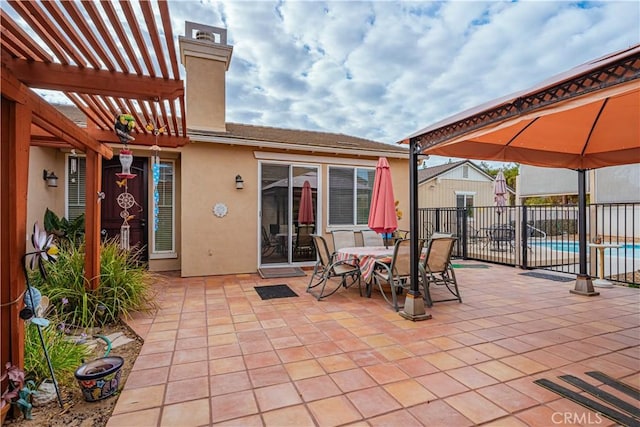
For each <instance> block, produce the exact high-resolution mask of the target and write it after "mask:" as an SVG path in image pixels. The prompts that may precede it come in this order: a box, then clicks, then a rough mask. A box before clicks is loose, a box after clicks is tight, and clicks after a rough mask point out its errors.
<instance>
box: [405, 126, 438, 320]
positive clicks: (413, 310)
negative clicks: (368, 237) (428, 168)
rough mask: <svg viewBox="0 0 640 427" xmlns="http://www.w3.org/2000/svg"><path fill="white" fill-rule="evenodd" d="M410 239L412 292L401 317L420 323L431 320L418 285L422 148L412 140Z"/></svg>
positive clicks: (410, 156) (407, 298)
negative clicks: (419, 187) (419, 164)
mask: <svg viewBox="0 0 640 427" xmlns="http://www.w3.org/2000/svg"><path fill="white" fill-rule="evenodd" d="M409 144H410V148H409V237H410V239H411V246H410V259H411V290H410V291H408V292H407V296H406V298H405V300H404V308H403V309H402V310H401V311H400V313H399V314H400V316H402V317H404V318H405V319H408V320H412V321H414V322H415V321H418V320H428V319H431V315H430V314H427V313H426V311H425V308H424V299H423V298H422V295H421V294H420V285H419V283H418V262H420V253H418V250H419V249H418V153H419V151H420V148H419V147H418V145H417V139H416V138H411V141H410V142H409Z"/></svg>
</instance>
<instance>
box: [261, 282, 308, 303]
mask: <svg viewBox="0 0 640 427" xmlns="http://www.w3.org/2000/svg"><path fill="white" fill-rule="evenodd" d="M253 289H255V290H256V292H257V293H258V295H260V298H262V299H263V300H265V299H273V298H289V297H297V296H298V294H296V293H295V292H293V290H292V289H291V288H290V287H289V286H287V285H269V286H254V287H253Z"/></svg>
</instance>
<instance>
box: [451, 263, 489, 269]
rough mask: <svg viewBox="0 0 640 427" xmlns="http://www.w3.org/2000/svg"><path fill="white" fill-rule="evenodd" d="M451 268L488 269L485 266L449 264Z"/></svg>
mask: <svg viewBox="0 0 640 427" xmlns="http://www.w3.org/2000/svg"><path fill="white" fill-rule="evenodd" d="M451 267H453V268H489V266H488V265H486V264H451Z"/></svg>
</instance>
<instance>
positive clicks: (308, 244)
mask: <svg viewBox="0 0 640 427" xmlns="http://www.w3.org/2000/svg"><path fill="white" fill-rule="evenodd" d="M260 169H261V170H260V174H261V179H260V183H261V205H260V234H261V250H260V265H266V264H293V263H304V262H309V261H315V259H316V253H315V250H314V248H313V242H312V241H311V236H310V234H312V233H315V231H316V226H317V218H318V168H317V167H315V166H302V165H293V164H283V163H262V164H261V168H260Z"/></svg>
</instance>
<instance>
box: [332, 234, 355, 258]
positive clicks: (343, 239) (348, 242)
mask: <svg viewBox="0 0 640 427" xmlns="http://www.w3.org/2000/svg"><path fill="white" fill-rule="evenodd" d="M331 236H332V237H333V252H334V253H335V252H336V251H337V250H338V249H342V248H350V247H354V246H357V245H356V233H355V232H354V231H353V230H334V231H332V232H331Z"/></svg>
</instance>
